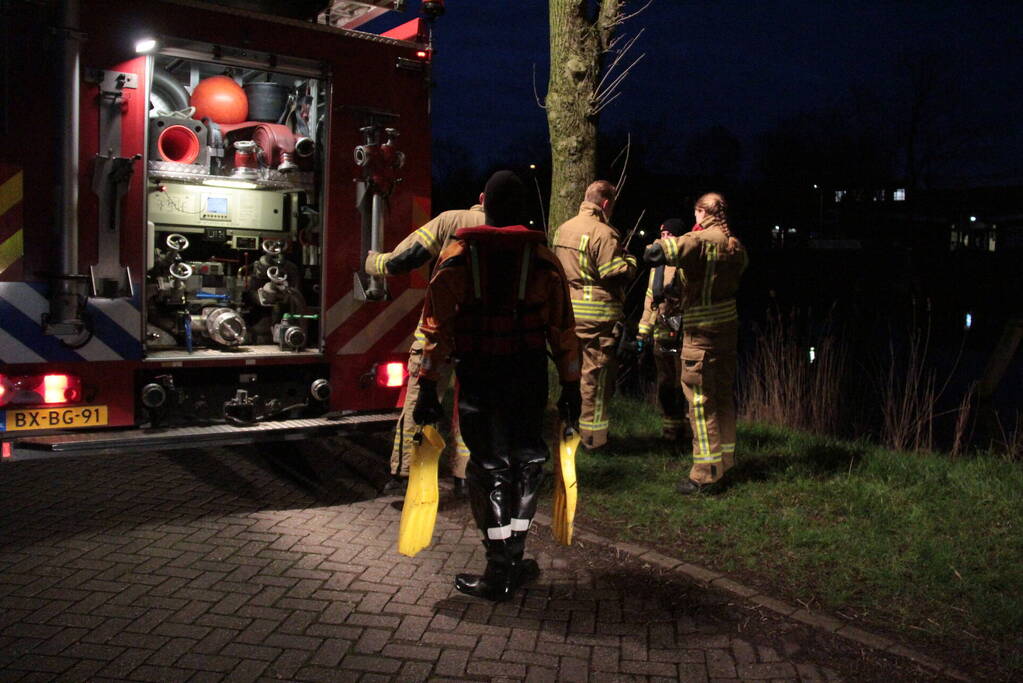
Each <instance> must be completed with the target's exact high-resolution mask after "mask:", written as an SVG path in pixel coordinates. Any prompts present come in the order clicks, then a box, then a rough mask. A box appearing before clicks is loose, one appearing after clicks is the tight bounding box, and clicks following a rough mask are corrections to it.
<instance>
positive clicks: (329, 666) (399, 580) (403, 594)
mask: <svg viewBox="0 0 1023 683" xmlns="http://www.w3.org/2000/svg"><path fill="white" fill-rule="evenodd" d="M287 449H288V450H289V452H288V455H287V456H286V457H285V458H278V457H269V458H268V457H262V456H259V455H255V454H253V453H251V452H247V451H245V450H243V449H232V450H208V451H202V452H197V453H188V452H183V451H176V452H165V453H159V454H142V455H133V456H129V455H103V456H86V457H80V458H67V459H59V460H47V461H39V462H24V463H14V464H11V465H8V466H4V467H0V680H4V681H7V680H26V681H28V680H33V681H34V680H61V681H74V680H88V681H99V680H108V679H117V680H125V679H127V680H140V681H160V682H164V681H206V680H210V681H214V680H232V681H245V680H277V679H288V680H343V681H350V680H367V681H372V680H425V679H435V680H439V679H444V678H456V679H473V680H497V679H512V680H517V679H526V680H536V681H541V680H566V681H585V680H593V681H598V680H634V679H640V680H643V679H646V678H647V677H649V678H651V679H657V678H658V677H660V678H662V679H671V680H674V679H681V680H693V681H703V680H708V679H737V678H738V679H790V680H791V679H799V678H802V679H803V680H829V679H837V678H840V677H841V676H842V674H844V675H846V676H848V677H850V678H852V677H854V676H855V675H854V676H850V675H849V674H848V669H846V671H842V667H843V666H844V665H843V664H842V662H846V663H847V659H843V657H846V658H848V656H849V653H848V652H845V651H842V650H841V648H838V649H832V650H829V649H828V648H829V647H831V645H833V644H831V645H829V642H830V641H827V640H826V639H825V640H823V641H822V640H820V639H819V638H818V636H817V635H815V634H812V633H809V630H808V629H807V627H806V626H805V625H794V624H788V623H786V622H784V620H783V619H781V620H779V619H777V618H775V619H774V620H773V621H772V620H771V618H769V617H765V616H764V615H763V614H761V613H760V612H758V611H756V609H755V608H751V607H749V606H741V605H736V604H735V603H734V602H732V601H731V600H730V599H729V598H727V597H722V596H721V595H717V594H715V593H713V592H708V591H704V590H700V589H699V588H698V587H696V586H694V585H692V584H688V585H686V584H679V583H678V580H677V579H675V580H674V581H675V583H672V582H671V581H669V580H667V579H665V578H664V577H663V576H659V575H658V574H657V572H656V571H654V570H650V571H646V570H644V569H643V568H642V567H639V568H633V569H630V568H629V567H628V565H620V564H615V559H616V558H614V557H613V556H611V551H609V550H606V549H598V548H593V547H590V548H585V547H584V548H581V549H580V548H574V549H572V550H571V551H563V550H561V549H560V548H559V547H557V546H553V545H552V544H551V543H550V542H548V541H545V539H544V538H543V534H542V533H541V534H538V535H537V539H536V540H535V542H533V544H532V546H531V550H532V551H534V552H538V559H539V561H540V564H541V567H542V568H543V569H544V574H543V576H542V577H541V579H540V581H539V582H538V583H537V585H535V586H533V587H531V588H530V589H529V590H528V591H525V592H524V593H523V594H522V595H521V598H520V599H519V600H517V601H515V602H512V603H507V604H503V605H491V604H489V603H485V602H481V601H475V600H472V599H469V598H466V597H464V596H461V595H459V594H458V593H457V592H455V591H454V589H453V588H452V585H451V583H452V576H453V574H454V573H455V572H457V571H461V570H463V569H464V568H471V569H478V568H480V567H482V565H483V555H482V547H481V545H480V543H479V540H478V534H477V532H476V531H475V530H474V529H467V528H466V527H465V526H464V525H463V524H462V520H461V519H459V517H461V516H464V506H462V507H461V508H460V509H456V510H454V511H453V512H448V513H445V514H442V515H441V517H440V519H439V520H438V532H439V539H438V541H437V542H436V543H435V544H434V545H433V546H432V547H431V548H430V549H428V550H427V551H424V552H422V553H420V555H419V556H417V557H416V558H414V559H409V558H405V557H402V556H400V555H398V554H397V553H396V551H395V549H394V547H395V539H396V534H397V526H398V519H399V516H400V511H399V510H398V509H397V508H396V506H395V505H394V503H395V501H396V500H397V499H395V498H393V497H391V498H381V497H377V494H376V489H375V487H374V485H372V484H373V482H371V481H369V480H368V479H373V478H374V477H376V476H378V475H379V474H380V473H381V472H382V470H381V469H380V466H382V464H383V460H384V459H383V457H380V458H379V459H378V460H379V462H378V463H377V462H368V461H367V458H366V455H365V453H364V452H362V451H359V450H358V449H355V450H352V449H351V448H350V447H347V446H344V445H342V443H341V442H339V441H334V442H324V441H318V442H310V443H307V444H303V445H300V446H288V447H287ZM343 449H346V450H347V451H348V452H347V453H346V454H344V457H343V458H342V457H338V453H339V451H341V450H343ZM282 462H287V463H288V465H289V468H291V470H290V471H284V470H281V469H280V465H281V463H282ZM374 468H375V470H374ZM367 478H368V479H367ZM375 483H379V481H377V482H375ZM601 558H604V559H606V560H608V562H606V563H604V564H602V563H601V561H599V560H601ZM595 561H596V563H595ZM601 567H605V568H604V569H601ZM616 567H617V568H616ZM621 567H625V568H624V569H622V568H621ZM743 619H745V621H746V624H745V626H744V625H743V624H742V620H743ZM765 624H766V625H767V627H769V629H768V630H767V631H765V630H764V628H765ZM758 629H759V630H758ZM779 633H781V634H782V636H779V635H778V634H779ZM765 634H766V635H765ZM771 638H774V640H771ZM811 641H812V642H811ZM808 643H810V644H809V645H808ZM834 662H838V664H835V663H834ZM829 666H835V667H837V669H832V668H828V667H829ZM857 666H859V665H857ZM863 666H868V665H863ZM869 666H873V667H874V668H868V669H858V671H859V672H860V673H861V674H863V672H867V673H866V674H863V675H865V676H866V678H870V679H873V677H874V676H875V675H876V676H878V677H890V676H895V677H896V678H900V679H902V678H903V677H913V675H914V674H913V672H914V671H916V670H914V669H898V668H897V667H898V666H901V665H900V664H898V663H897V662H895V663H892V662H891V661H889V660H883V661H880V663H878V662H874V663H873V664H870V665H869ZM892 667H896V668H895V669H892ZM840 671H841V672H842V673H841V674H840ZM893 671H894V673H892V672H893ZM916 673H919V671H916Z"/></svg>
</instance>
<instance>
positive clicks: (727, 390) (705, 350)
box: [681, 323, 737, 484]
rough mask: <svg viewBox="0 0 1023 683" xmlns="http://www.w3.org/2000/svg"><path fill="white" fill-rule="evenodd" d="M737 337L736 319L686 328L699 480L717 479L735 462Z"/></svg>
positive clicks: (686, 381) (685, 382)
mask: <svg viewBox="0 0 1023 683" xmlns="http://www.w3.org/2000/svg"><path fill="white" fill-rule="evenodd" d="M736 337H737V330H736V326H735V324H734V323H731V324H728V325H725V326H722V327H720V328H709V329H696V330H694V331H692V332H690V331H688V330H687V331H686V332H685V333H684V337H683V342H682V372H681V375H682V389H683V391H684V392H685V396H686V400H687V401H689V424H690V425H691V426H692V430H693V467H692V470H690V472H689V478H690V479H692V480H693V481H695V482H696V483H698V484H711V483H713V482H716V481H718V480H719V479H721V477H722V475H724V473H725V472H726V471H728V470H729V469H731V468H732V467H733V466H734V465H735V412H736V411H735V397H734V395H733V388H734V386H735V365H736Z"/></svg>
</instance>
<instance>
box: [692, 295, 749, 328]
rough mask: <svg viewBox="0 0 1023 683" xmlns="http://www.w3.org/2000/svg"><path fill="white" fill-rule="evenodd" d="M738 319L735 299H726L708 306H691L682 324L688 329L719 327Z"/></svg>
mask: <svg viewBox="0 0 1023 683" xmlns="http://www.w3.org/2000/svg"><path fill="white" fill-rule="evenodd" d="M738 319H739V314H738V312H737V311H736V308H735V299H726V300H725V301H720V302H718V303H716V304H709V305H706V306H690V307H689V308H687V309H686V310H685V312H684V313H683V314H682V324H683V325H685V326H686V327H689V326H703V325H717V324H721V323H727V322H731V321H733V320H738Z"/></svg>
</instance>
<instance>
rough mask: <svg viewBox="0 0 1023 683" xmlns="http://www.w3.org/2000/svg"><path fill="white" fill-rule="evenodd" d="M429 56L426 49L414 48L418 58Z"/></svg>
mask: <svg viewBox="0 0 1023 683" xmlns="http://www.w3.org/2000/svg"><path fill="white" fill-rule="evenodd" d="M429 56H430V53H429V52H427V51H426V50H416V57H418V58H419V59H427V58H428V57H429Z"/></svg>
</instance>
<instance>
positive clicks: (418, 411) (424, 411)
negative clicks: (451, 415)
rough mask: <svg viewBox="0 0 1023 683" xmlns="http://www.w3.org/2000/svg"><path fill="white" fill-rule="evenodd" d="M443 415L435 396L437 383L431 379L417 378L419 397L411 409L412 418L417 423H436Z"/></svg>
mask: <svg viewBox="0 0 1023 683" xmlns="http://www.w3.org/2000/svg"><path fill="white" fill-rule="evenodd" d="M443 416H444V410H443V409H442V408H441V407H440V400H438V398H437V383H436V382H435V381H433V380H432V379H420V380H419V398H418V399H417V400H416V407H415V408H413V409H412V419H413V420H414V421H415V423H416V424H417V425H425V424H436V423H438V422H440V419H441V417H443Z"/></svg>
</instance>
